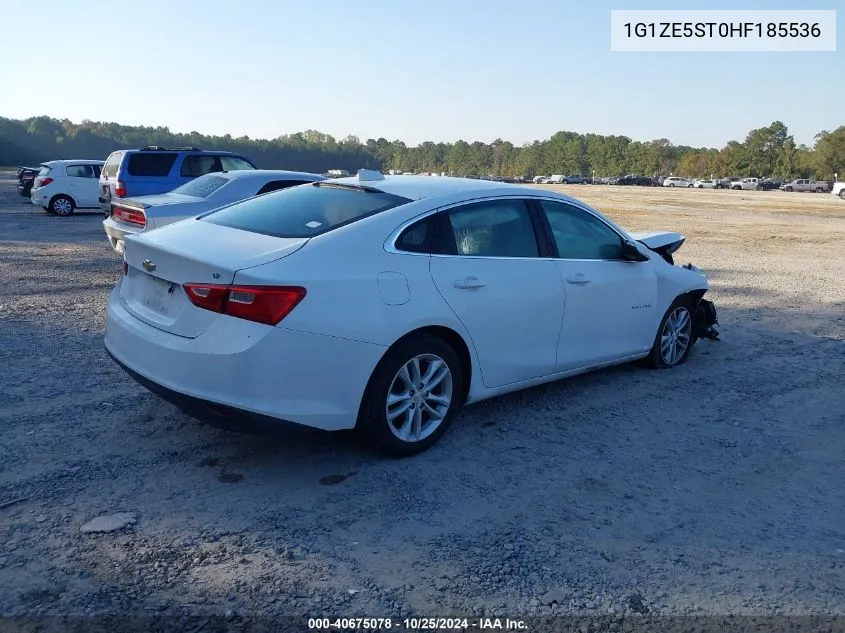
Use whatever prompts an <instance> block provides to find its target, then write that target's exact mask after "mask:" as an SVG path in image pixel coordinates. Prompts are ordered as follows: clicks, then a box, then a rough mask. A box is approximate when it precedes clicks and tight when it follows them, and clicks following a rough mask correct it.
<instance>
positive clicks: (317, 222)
mask: <svg viewBox="0 0 845 633" xmlns="http://www.w3.org/2000/svg"><path fill="white" fill-rule="evenodd" d="M408 202H410V200H409V199H408V198H403V197H401V196H394V195H393V194H389V193H384V192H382V191H378V190H376V189H369V188H361V187H355V186H350V185H336V184H330V183H315V184H307V185H300V186H298V187H291V188H289V189H282V190H281V191H274V192H272V193H268V194H266V195H263V196H259V197H257V198H250V199H248V200H244V201H242V202H238V203H236V204H234V205H232V206H229V207H225V208H223V209H220V210H219V211H213V212H211V213H210V214H208V215H205V216H203V217H202V218H201V219H202V220H204V221H206V222H211V223H213V224H219V225H221V226H228V227H231V228H233V229H241V230H243V231H250V232H252V233H261V234H262V235H272V236H274V237H314V236H315V235H320V234H322V233H326V232H328V231H331V230H332V229H336V228H338V227H340V226H344V225H346V224H350V223H352V222H355V221H356V220H360V219H361V218H365V217H367V216H369V215H373V214H375V213H378V212H380V211H385V210H387V209H392V208H393V207H398V206H400V205H402V204H406V203H408Z"/></svg>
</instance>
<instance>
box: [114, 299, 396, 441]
mask: <svg viewBox="0 0 845 633" xmlns="http://www.w3.org/2000/svg"><path fill="white" fill-rule="evenodd" d="M105 346H106V350H107V351H108V353H109V354H110V355H111V356H112V358H114V359H115V361H117V363H118V364H119V365H120V366H122V367H123V368H124V369H126V370H127V371H128V373H130V375H132V376H133V377H134V378H136V380H138V381H139V382H140V383H141V384H143V385H144V386H146V387H148V388H149V389H150V390H151V391H153V392H154V393H159V394H161V395H163V396H164V397H165V398H166V399H168V400H170V401H171V402H174V403H178V404H177V406H180V408H182V409H183V410H185V411H186V412H188V413H190V414H191V415H195V416H196V417H198V418H201V419H204V420H206V421H209V422H211V423H213V424H216V425H218V426H224V427H226V428H238V429H241V430H252V427H255V426H256V425H257V426H260V427H264V428H266V427H267V426H268V424H269V425H272V423H273V421H274V420H275V421H278V422H279V423H282V424H283V423H284V422H293V423H296V424H301V425H304V426H309V427H313V428H318V429H324V430H340V429H349V428H353V427H354V426H355V422H356V419H357V416H358V408H359V405H360V402H361V397H362V395H363V393H364V390H365V388H366V384H367V381H368V380H369V377H370V374H371V373H372V370H373V368H374V367H375V365H376V364H377V363H378V361H379V359H380V358H381V356H382V354H383V353H384V351H385V348H384V347H382V346H378V345H372V344H370V343H361V342H358V341H351V340H348V339H342V338H338V337H333V336H325V335H321V334H313V333H309V332H302V331H298V330H291V329H288V328H283V327H270V326H266V325H261V324H258V323H252V322H250V321H245V320H243V319H236V318H233V317H229V316H224V315H221V316H220V317H219V318H218V319H216V320H215V321H214V322H213V324H212V325H211V327H209V328H208V329H207V330H206V331H205V332H203V333H202V334H201V335H199V336H198V337H196V338H193V339H191V338H185V337H182V336H177V335H174V334H169V333H167V332H164V331H162V330H159V329H157V328H154V327H152V326H150V325H148V324H146V323H144V322H143V321H141V320H140V319H138V318H137V317H135V316H134V315H132V314H131V313H130V312H128V311H127V310H126V308H125V307H124V306H123V304H122V303H121V300H120V284H118V285H117V287H116V288H115V289H114V291H112V293H111V295H110V297H109V304H108V313H107V321H106V335H105ZM221 405H222V407H221ZM241 425H242V426H241Z"/></svg>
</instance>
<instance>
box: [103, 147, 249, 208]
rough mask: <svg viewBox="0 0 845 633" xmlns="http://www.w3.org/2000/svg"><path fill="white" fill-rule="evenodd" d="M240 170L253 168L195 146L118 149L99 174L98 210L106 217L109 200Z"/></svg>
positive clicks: (235, 158) (240, 159) (243, 160)
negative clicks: (220, 172)
mask: <svg viewBox="0 0 845 633" xmlns="http://www.w3.org/2000/svg"><path fill="white" fill-rule="evenodd" d="M241 169H257V167H256V166H255V165H254V164H253V163H252V162H251V161H249V160H248V159H247V158H245V157H243V156H241V155H240V154H234V153H232V152H217V151H205V150H201V149H197V148H196V147H177V148H176V149H165V148H164V147H158V146H151V147H143V148H141V149H122V150H118V151H116V152H112V153H111V154H109V157H108V159H106V164H105V165H103V170H102V172H101V173H100V197H99V201H100V209H101V210H102V211H103V213H104V214H105V215H107V216H108V214H109V211H110V210H111V200H112V198H128V197H130V196H133V197H134V196H151V195H154V194H157V193H167V192H168V191H172V190H173V189H175V188H176V187H178V186H179V185H183V184H185V183H186V182H188V181H189V180H193V179H194V178H196V177H198V176H204V175H205V174H209V173H212V172H215V171H237V170H241Z"/></svg>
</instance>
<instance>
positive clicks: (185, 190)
mask: <svg viewBox="0 0 845 633" xmlns="http://www.w3.org/2000/svg"><path fill="white" fill-rule="evenodd" d="M227 182H229V179H228V178H224V177H223V176H215V175H214V174H206V175H205V176H200V177H199V178H195V179H194V180H192V181H190V182H186V183H185V184H184V185H182V186H181V187H176V189H174V190H173V191H172V192H171V193H181V194H182V195H184V196H194V197H196V198H207V197H208V196H210V195H211V194H212V193H214V192H215V191H217V190H218V189H220V187H222V186H223V185H225V184H226V183H227Z"/></svg>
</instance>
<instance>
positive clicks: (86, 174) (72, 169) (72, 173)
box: [65, 165, 95, 178]
mask: <svg viewBox="0 0 845 633" xmlns="http://www.w3.org/2000/svg"><path fill="white" fill-rule="evenodd" d="M65 173H66V174H67V175H68V176H69V177H71V178H94V177H95V176H94V168H93V167H92V166H91V165H68V166H67V167H66V168H65Z"/></svg>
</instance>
